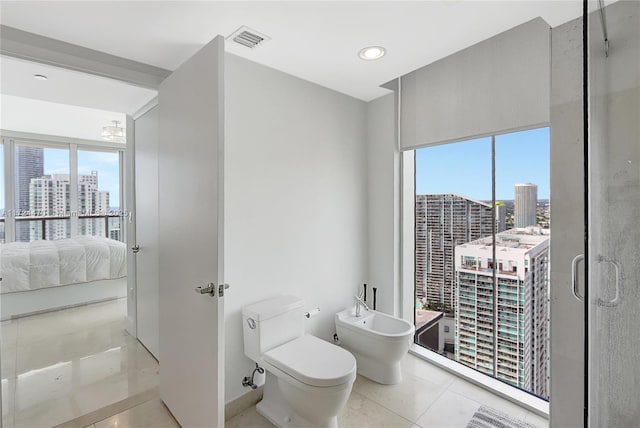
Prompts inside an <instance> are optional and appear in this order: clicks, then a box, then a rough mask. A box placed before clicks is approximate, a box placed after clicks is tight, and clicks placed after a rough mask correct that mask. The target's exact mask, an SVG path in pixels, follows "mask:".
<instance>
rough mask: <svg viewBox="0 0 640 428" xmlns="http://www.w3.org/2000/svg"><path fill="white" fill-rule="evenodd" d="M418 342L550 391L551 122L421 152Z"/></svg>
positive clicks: (500, 375) (498, 375)
mask: <svg viewBox="0 0 640 428" xmlns="http://www.w3.org/2000/svg"><path fill="white" fill-rule="evenodd" d="M415 174H416V182H415V186H416V187H415V188H416V195H415V302H416V314H415V321H416V342H417V343H418V344H420V345H422V346H424V347H426V348H428V349H431V350H433V351H435V352H438V353H440V354H442V355H445V356H447V357H449V358H451V359H454V360H456V361H458V362H459V363H462V364H465V365H467V366H469V367H472V368H474V369H476V370H478V371H480V372H483V373H485V374H487V375H490V376H493V377H496V378H497V379H500V380H502V381H504V382H507V383H509V384H512V385H514V386H517V387H519V388H522V389H524V390H527V391H529V392H531V393H534V394H536V395H538V396H541V397H543V398H548V396H549V380H548V376H549V346H548V341H549V337H548V335H549V326H548V323H549V298H548V296H549V294H548V287H549V275H548V272H549V239H550V236H549V225H550V217H549V129H548V128H542V129H535V130H529V131H523V132H517V133H511V134H504V135H499V136H495V137H487V138H482V139H477V140H470V141H464V142H459V143H450V144H445V145H440V146H432V147H427V148H424V149H419V150H416V152H415Z"/></svg>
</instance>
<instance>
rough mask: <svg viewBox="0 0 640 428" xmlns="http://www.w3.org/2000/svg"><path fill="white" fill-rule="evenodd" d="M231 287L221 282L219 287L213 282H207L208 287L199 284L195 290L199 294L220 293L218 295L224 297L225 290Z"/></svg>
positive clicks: (212, 294) (211, 294)
mask: <svg viewBox="0 0 640 428" xmlns="http://www.w3.org/2000/svg"><path fill="white" fill-rule="evenodd" d="M228 288H229V284H219V285H218V287H216V285H215V284H214V283H213V282H210V283H209V284H207V286H206V287H201V286H197V287H196V289H195V291H196V293H198V294H208V295H209V296H211V297H214V296H215V295H216V292H217V293H218V297H224V290H226V289H228Z"/></svg>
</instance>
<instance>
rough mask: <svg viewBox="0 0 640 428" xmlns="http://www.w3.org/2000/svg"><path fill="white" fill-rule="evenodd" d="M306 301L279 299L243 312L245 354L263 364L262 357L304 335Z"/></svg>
mask: <svg viewBox="0 0 640 428" xmlns="http://www.w3.org/2000/svg"><path fill="white" fill-rule="evenodd" d="M304 321H305V319H304V301H302V300H301V299H300V298H298V297H295V296H277V297H273V298H270V299H267V300H262V301H260V302H257V303H254V304H251V305H248V306H245V307H244V308H242V331H243V333H244V353H245V355H246V356H247V357H249V358H251V359H252V360H253V361H256V362H260V361H261V360H262V354H264V353H265V352H267V351H269V350H270V349H273V348H275V347H277V346H280V345H282V344H283V343H286V342H289V341H291V340H293V339H295V338H297V337H300V336H302V335H303V334H304Z"/></svg>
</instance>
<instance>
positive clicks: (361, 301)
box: [353, 291, 371, 317]
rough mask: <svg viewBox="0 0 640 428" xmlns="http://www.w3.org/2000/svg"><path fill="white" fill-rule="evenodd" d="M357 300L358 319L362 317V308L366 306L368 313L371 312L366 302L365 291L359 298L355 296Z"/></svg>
mask: <svg viewBox="0 0 640 428" xmlns="http://www.w3.org/2000/svg"><path fill="white" fill-rule="evenodd" d="M353 297H354V298H355V299H356V317H359V316H360V307H361V306H364V308H365V309H366V310H367V311H370V310H371V309H369V306H367V304H366V303H365V301H364V291H363V292H361V293H360V294H358V295H357V296H353Z"/></svg>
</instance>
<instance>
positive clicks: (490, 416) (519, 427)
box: [467, 406, 538, 428]
mask: <svg viewBox="0 0 640 428" xmlns="http://www.w3.org/2000/svg"><path fill="white" fill-rule="evenodd" d="M467 428H538V427H537V426H535V425H531V424H529V423H527V422H525V421H523V420H520V419H516V418H513V417H511V416H509V415H507V414H506V413H502V412H499V411H498V410H496V409H492V408H491V407H487V406H481V407H480V408H479V409H478V410H477V411H476V412H475V413H474V415H473V417H472V418H471V420H470V421H469V423H468V424H467Z"/></svg>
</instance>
